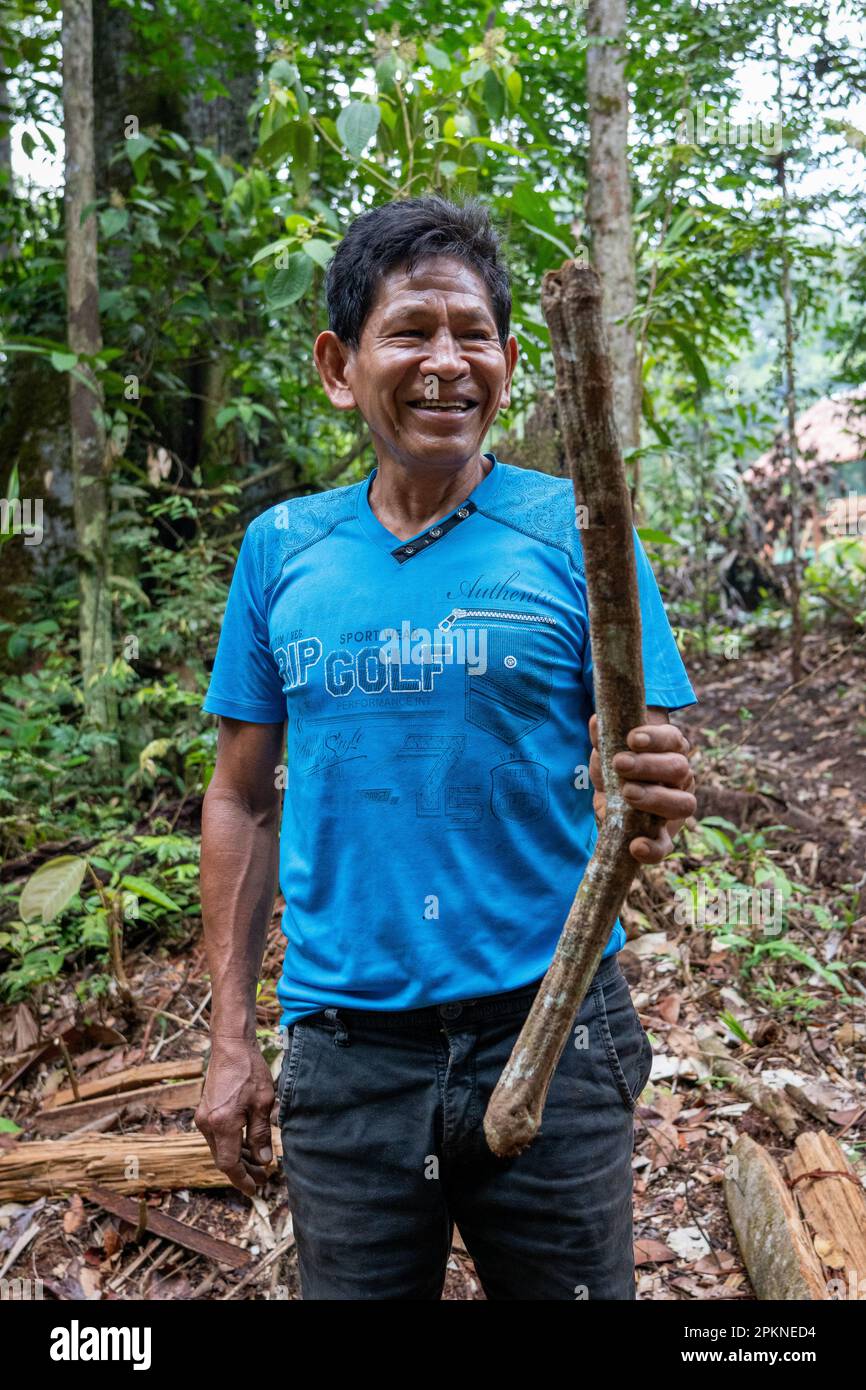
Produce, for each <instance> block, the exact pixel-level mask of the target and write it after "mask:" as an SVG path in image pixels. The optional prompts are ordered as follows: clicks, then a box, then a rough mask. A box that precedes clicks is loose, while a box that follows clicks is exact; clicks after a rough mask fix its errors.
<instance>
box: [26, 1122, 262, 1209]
mask: <svg viewBox="0 0 866 1390" xmlns="http://www.w3.org/2000/svg"><path fill="white" fill-rule="evenodd" d="M271 1147H272V1149H273V1152H274V1154H275V1155H276V1157H277V1158H279V1157H280V1155H281V1154H282V1151H283V1150H282V1143H281V1138H280V1131H279V1129H278V1128H277V1126H276V1125H272V1126H271ZM94 1184H96V1185H97V1186H103V1187H108V1188H111V1190H112V1191H113V1192H121V1193H126V1194H129V1195H132V1194H134V1193H136V1192H147V1191H150V1190H151V1189H154V1190H156V1191H166V1190H169V1189H176V1188H181V1187H230V1186H231V1184H230V1182H229V1180H228V1178H227V1177H226V1175H225V1173H221V1172H220V1170H219V1169H218V1168H217V1167H216V1165H215V1163H214V1161H213V1159H212V1157H211V1152H210V1149H209V1148H208V1145H207V1140H206V1139H205V1137H204V1135H203V1134H199V1133H198V1131H197V1130H196V1131H195V1132H194V1133H190V1134H122V1135H116V1134H106V1135H99V1136H93V1137H91V1136H90V1135H85V1136H82V1137H81V1138H69V1139H40V1140H35V1141H34V1142H33V1143H27V1142H24V1143H19V1144H16V1145H15V1146H14V1148H11V1149H9V1150H8V1151H7V1152H6V1153H3V1154H0V1202H31V1201H35V1200H36V1199H37V1198H39V1197H42V1196H50V1197H56V1196H59V1195H60V1194H62V1193H72V1192H81V1193H86V1192H87V1191H88V1190H89V1189H90V1188H92V1187H93V1186H94Z"/></svg>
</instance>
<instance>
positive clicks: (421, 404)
mask: <svg viewBox="0 0 866 1390" xmlns="http://www.w3.org/2000/svg"><path fill="white" fill-rule="evenodd" d="M412 404H413V405H414V406H415V408H416V410H469V409H470V405H469V403H468V402H464V401H441V402H439V403H438V404H437V403H436V402H433V401H413V402H412Z"/></svg>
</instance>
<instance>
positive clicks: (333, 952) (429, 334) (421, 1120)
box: [196, 197, 695, 1299]
mask: <svg viewBox="0 0 866 1390" xmlns="http://www.w3.org/2000/svg"><path fill="white" fill-rule="evenodd" d="M327 298H328V312H329V323H330V327H329V329H328V331H327V332H324V333H321V334H320V335H319V337H318V338H317V339H316V342H315V346H314V349H313V351H314V356H315V361H316V365H317V367H318V370H319V373H320V376H321V379H322V382H323V384H324V388H325V390H326V392H327V394H328V397H329V399H330V401H331V403H332V404H333V405H334V407H335V408H336V409H338V410H343V411H352V410H357V411H359V412H360V414H361V415H362V416H363V418H364V420H365V421H366V423H367V425H368V427H369V430H370V434H371V436H372V439H373V444H374V447H375V451H376V459H377V464H376V467H375V468H373V469H372V471H371V472H370V474H369V475H368V477H367V478H365V479H364V481H363V482H362V483H356V484H353V485H351V486H349V487H341V488H336V489H334V490H332V491H329V492H325V493H320V494H315V495H313V496H309V497H303V498H298V499H295V500H293V501H290V502H287V503H281V504H280V505H279V506H276V507H274V508H271V510H270V511H268V512H265V513H264V514H263V515H262V516H259V517H258V518H256V520H255V521H254V522H253V523H252V524H251V525H250V527H249V528H248V530H247V532H246V535H245V536H244V540H243V544H242V546H241V550H240V555H239V557H238V564H237V568H236V571H235V575H234V579H233V581H232V585H231V590H230V593H229V600H228V606H227V609H226V615H225V619H224V623H223V630H222V634H221V637H220V643H219V648H218V651H217V656H216V661H215V664H214V669H213V675H212V679H211V683H210V688H209V690H208V694H207V697H206V700H205V709H206V710H209V711H211V712H212V713H214V714H217V715H219V716H220V730H219V742H218V756H217V763H216V769H215V772H214V776H213V779H212V781H211V783H210V785H209V787H208V791H207V795H206V797H205V804H204V813H203V822H202V874H201V881H202V911H203V917H204V925H205V939H206V945H207V951H208V959H209V962H210V968H211V979H212V985H213V1005H212V1014H211V1041H212V1051H211V1060H210V1065H209V1068H208V1073H207V1080H206V1083H205V1088H204V1092H203V1095H202V1100H201V1104H200V1106H199V1109H198V1111H197V1112H196V1123H197V1125H198V1127H199V1128H200V1129H201V1130H202V1132H203V1133H204V1134H205V1135H206V1137H207V1139H208V1142H209V1144H210V1146H211V1149H212V1152H213V1155H214V1158H215V1161H216V1163H217V1164H218V1166H219V1167H220V1168H221V1169H222V1170H223V1171H224V1172H225V1173H226V1174H227V1175H228V1177H229V1178H230V1180H231V1181H232V1182H233V1183H234V1184H235V1185H236V1186H237V1187H239V1188H240V1189H241V1191H243V1192H247V1193H249V1194H250V1195H252V1194H253V1193H254V1192H255V1189H256V1185H257V1184H259V1183H261V1182H263V1181H264V1180H265V1177H266V1176H267V1171H266V1170H267V1165H268V1164H269V1163H270V1161H271V1158H272V1153H271V1148H270V1128H269V1114H270V1111H271V1106H272V1103H273V1099H274V1089H273V1085H272V1081H271V1076H270V1072H269V1070H268V1067H267V1065H266V1064H265V1061H264V1059H263V1057H262V1055H261V1053H260V1051H259V1048H258V1045H257V1041H256V1031H255V1024H256V1013H255V999H256V987H257V982H258V979H259V974H260V971H261V963H262V954H263V949H264V943H265V936H266V931H267V926H268V922H269V919H270V914H271V910H272V906H273V899H274V890H275V881H276V875H277V862H278V839H277V832H278V827H279V817H280V808H279V791H278V790H277V788H278V787H279V786H281V785H282V784H283V779H282V777H281V771H282V764H283V752H282V749H283V738H284V732H285V725H286V723H287V725H288V736H287V737H288V746H287V754H286V759H285V762H286V765H287V770H288V771H287V780H286V790H285V797H284V803H283V809H282V828H281V835H280V839H279V882H280V886H281V889H282V893H283V896H284V897H285V901H286V907H285V912H284V914H283V932H284V934H285V937H286V951H285V957H284V962H283V969H282V975H281V977H280V980H279V984H278V987H277V994H278V998H279V1002H280V1006H281V1010H282V1013H281V1024H282V1027H283V1030H284V1038H285V1041H286V1052H285V1056H284V1059H283V1064H282V1068H281V1073H280V1078H279V1108H278V1115H277V1123H278V1124H279V1127H280V1131H281V1136H282V1145H283V1167H284V1170H285V1175H286V1180H287V1183H288V1191H289V1199H290V1204H291V1209H292V1214H293V1218H294V1230H295V1236H296V1239H297V1247H298V1257H299V1269H300V1277H301V1287H302V1293H303V1297H304V1298H305V1299H308V1298H309V1299H438V1298H440V1297H441V1293H442V1288H443V1281H444V1277H445V1268H446V1264H447V1260H448V1256H449V1253H450V1250H451V1243H452V1237H453V1230H454V1224H455V1222H456V1223H457V1225H458V1227H459V1230H460V1232H461V1234H462V1237H463V1240H464V1242H465V1244H466V1246H467V1248H468V1249H469V1251H470V1253H471V1254H472V1256H473V1259H474V1261H475V1265H476V1268H477V1270H478V1274H479V1277H480V1279H481V1282H482V1284H483V1287H484V1291H485V1293H486V1295H487V1297H488V1298H499V1299H516V1298H529V1299H574V1298H589V1299H631V1298H634V1265H633V1256H632V1185H631V1157H632V1140H633V1111H634V1106H635V1102H636V1099H637V1097H638V1095H639V1094H640V1092H641V1090H642V1089H643V1087H644V1085H645V1083H646V1080H647V1077H648V1074H649V1068H650V1062H651V1048H650V1045H649V1040H648V1038H647V1035H646V1033H645V1032H644V1029H643V1027H642V1026H641V1024H640V1021H639V1019H638V1017H637V1014H636V1012H635V1009H634V1006H633V1004H632V1002H631V995H630V992H629V989H628V985H627V983H626V981H625V978H624V976H623V974H622V971H621V969H620V967H619V964H618V961H617V952H618V950H619V949H620V948H621V947H622V945H623V942H624V940H625V935H624V932H623V930H622V927H621V926H620V925H619V923H617V924H616V926H615V928H614V930H613V932H612V934H611V938H610V941H609V943H608V946H607V949H606V951H605V955H604V958H603V959H602V962H601V964H600V966H599V968H598V970H597V972H596V976H595V978H594V981H593V984H592V987H591V989H590V991H589V993H588V994H587V997H586V1000H585V1002H584V1004H583V1006H582V1008H581V1009H580V1010H579V1012H578V1013H577V1014H576V1015H575V1019H574V1046H568V1047H567V1048H566V1049H565V1051H564V1053H563V1055H562V1057H561V1059H560V1062H559V1064H558V1066H557V1069H556V1072H555V1074H554V1078H553V1081H552V1083H551V1087H550V1090H549V1093H548V1097H547V1104H546V1108H545V1112H544V1121H543V1126H542V1129H541V1131H540V1133H539V1135H538V1137H537V1138H536V1140H535V1142H534V1143H533V1145H532V1146H531V1147H530V1148H529V1149H528V1150H527V1151H526V1152H525V1153H523V1154H521V1155H520V1156H519V1157H518V1158H516V1159H510V1160H502V1159H497V1158H495V1157H494V1156H493V1155H492V1154H491V1153H490V1151H489V1150H488V1149H487V1147H486V1144H485V1141H484V1137H483V1131H482V1119H483V1115H484V1110H485V1107H486V1105H487V1101H488V1099H489V1097H490V1094H491V1092H492V1090H493V1088H494V1086H495V1084H496V1082H497V1080H498V1078H499V1075H500V1073H501V1071H502V1068H503V1066H504V1065H505V1063H506V1062H507V1060H508V1057H509V1055H510V1053H511V1049H512V1046H513V1044H514V1041H515V1039H516V1037H517V1035H518V1033H519V1031H520V1028H521V1025H522V1023H523V1021H524V1019H525V1017H526V1014H527V1013H528V1011H529V1007H530V1004H531V1002H532V1000H533V998H534V995H535V993H536V990H537V988H538V984H539V981H540V979H541V977H542V976H543V975H544V972H545V971H546V969H547V966H548V965H549V963H550V960H551V957H552V955H553V952H554V949H555V947H556V943H557V939H558V937H559V932H560V929H561V927H562V924H563V921H564V919H565V915H566V913H567V910H568V907H569V905H570V903H571V901H572V898H573V896H574V893H575V890H576V888H577V886H578V883H579V882H580V879H581V876H582V874H583V872H584V869H585V868H586V865H587V863H588V861H589V857H590V855H591V853H592V848H593V845H594V843H595V838H596V834H597V827H596V817H597V816H598V817H601V816H602V815H603V814H604V788H603V786H602V785H601V777H600V769H599V765H598V758H597V756H596V754H595V753H594V751H593V749H594V745H595V721H594V715H593V709H594V705H593V682H592V657H591V652H590V646H589V627H588V617H587V602H586V581H585V576H584V572H583V565H582V553H581V546H580V536H579V532H578V530H577V529H576V526H575V508H574V495H573V491H572V486H571V483H570V481H568V480H567V479H560V478H551V477H549V476H547V475H546V474H543V473H539V472H535V471H532V470H527V469H520V468H516V467H513V466H511V465H509V464H508V463H507V462H503V461H502V460H500V459H497V458H496V456H495V454H493V453H492V452H486V453H482V445H483V443H484V441H485V436H486V435H487V433H488V430H489V428H490V426H491V424H492V423H493V421H494V420H495V418H496V416H497V413H498V412H499V411H500V410H501V409H503V407H505V406H507V405H508V403H509V397H510V390H511V381H512V376H513V373H514V369H515V365H516V362H517V342H516V340H515V338H514V337H513V336H512V335H511V334H510V332H509V321H510V310H511V297H510V291H509V279H508V273H507V270H506V268H505V266H504V265H503V263H502V259H501V254H500V248H499V245H498V240H497V237H496V235H495V233H494V231H493V229H492V227H491V225H490V222H489V218H488V215H487V213H486V211H485V210H484V208H483V207H482V206H480V205H479V204H477V203H469V204H467V205H465V206H456V205H454V204H451V203H448V202H445V201H444V200H442V199H441V198H438V197H427V198H417V199H409V200H405V201H398V202H394V203H390V204H387V205H385V206H383V207H379V208H376V209H374V210H373V211H371V212H368V213H365V214H363V215H362V216H361V217H359V218H358V219H357V220H356V221H355V222H354V223H353V224H352V226H351V227H350V228H349V231H348V233H347V235H346V237H345V239H344V240H343V242H342V243H341V244H340V246H339V248H338V250H337V252H336V255H335V256H334V258H333V260H332V262H331V264H330V267H329V270H328V276H327ZM634 544H635V556H636V560H637V567H638V582H639V590H640V601H641V614H642V621H643V653H644V671H645V681H646V698H647V705H648V707H649V710H650V713H649V723H648V724H647V726H646V727H645V728H644V729H639V730H634V731H633V732H632V734H631V736H630V739H629V743H630V747H631V748H632V750H633V751H632V753H631V754H621V755H619V762H618V763H617V767H618V770H619V771H621V773H622V774H623V775H625V776H627V777H628V781H627V782H626V783H625V794H626V796H627V797H628V799H629V800H630V801H631V802H632V803H633V804H634V805H639V806H641V807H643V808H645V809H647V810H651V811H654V812H656V813H657V814H658V815H660V816H661V817H663V818H664V822H665V823H664V824H663V825H662V827H661V830H660V832H659V836H658V838H657V839H656V840H647V839H639V840H634V841H633V842H632V845H631V852H632V853H633V854H634V856H635V858H636V859H638V860H640V861H641V862H644V863H655V862H658V861H659V860H660V859H662V858H663V857H664V855H665V854H667V853H668V852H669V851H670V848H671V837H672V835H673V834H675V833H676V831H677V829H678V828H679V827H680V825H681V824H682V821H683V820H684V819H685V818H686V817H687V816H689V815H691V814H693V812H694V809H695V799H694V796H693V794H692V792H693V787H694V779H693V777H692V775H691V771H690V768H689V762H688V746H687V744H686V741H685V739H684V738H683V736H682V735H681V733H680V732H679V730H678V729H676V728H675V727H674V726H673V725H671V724H670V723H669V722H668V712H669V711H670V710H672V709H675V708H678V707H680V706H683V705H687V704H691V703H693V702H694V699H695V697H694V693H693V691H692V688H691V686H690V684H689V681H688V679H687V677H686V673H685V671H684V669H683V665H682V662H681V660H680V657H679V654H678V652H677V648H676V644H675V642H674V639H673V636H672V633H671V630H670V627H669V625H668V622H667V619H666V617H665V613H664V608H663V606H662V602H661V599H660V597H659V593H658V589H657V586H656V583H655V580H654V578H653V575H652V571H651V569H650V567H649V564H648V562H647V559H646V557H645V555H644V553H643V550H642V547H641V545H640V542H639V540H638V539H637V536H636V535H635V538H634Z"/></svg>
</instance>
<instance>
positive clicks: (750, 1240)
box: [725, 1134, 829, 1303]
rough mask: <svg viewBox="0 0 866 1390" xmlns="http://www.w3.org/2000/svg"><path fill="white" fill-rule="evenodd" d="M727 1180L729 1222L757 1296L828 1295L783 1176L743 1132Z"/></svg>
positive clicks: (802, 1297) (786, 1298)
mask: <svg viewBox="0 0 866 1390" xmlns="http://www.w3.org/2000/svg"><path fill="white" fill-rule="evenodd" d="M731 1155H732V1156H733V1158H734V1160H735V1165H734V1171H733V1173H732V1174H731V1176H730V1177H726V1178H725V1199H726V1201H727V1204H728V1212H729V1214H730V1217H731V1225H732V1226H733V1228H734V1232H735V1234H736V1237H737V1243H738V1244H739V1247H740V1251H741V1252H742V1256H743V1261H744V1263H745V1266H746V1269H747V1270H748V1271H749V1278H750V1279H751V1281H752V1287H753V1289H754V1290H755V1294H756V1295H757V1297H758V1298H759V1299H762V1300H765V1299H770V1300H777V1299H778V1300H783V1301H785V1302H788V1301H808V1302H810V1303H812V1302H818V1301H823V1300H826V1299H827V1298H828V1297H829V1295H828V1292H827V1287H826V1280H825V1278H824V1273H823V1270H822V1268H821V1264H820V1261H819V1260H818V1257H817V1255H816V1254H815V1251H814V1249H813V1246H812V1241H811V1238H810V1236H809V1232H808V1231H807V1230H806V1227H805V1225H804V1224H803V1221H802V1219H801V1217H800V1213H799V1211H798V1210H797V1204H796V1202H795V1201H794V1198H793V1195H792V1194H791V1192H790V1190H789V1188H788V1186H787V1184H786V1183H785V1179H784V1178H783V1176H782V1174H781V1173H780V1172H779V1169H778V1168H777V1167H776V1165H775V1163H774V1162H773V1160H772V1158H771V1157H770V1155H769V1154H768V1153H767V1150H766V1149H764V1148H762V1147H761V1145H760V1144H756V1143H755V1141H754V1139H752V1138H751V1137H750V1136H749V1135H748V1134H741V1135H740V1137H739V1139H738V1140H737V1142H736V1143H735V1144H734V1146H733V1148H732V1150H731Z"/></svg>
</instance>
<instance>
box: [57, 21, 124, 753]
mask: <svg viewBox="0 0 866 1390" xmlns="http://www.w3.org/2000/svg"><path fill="white" fill-rule="evenodd" d="M62 43H63V129H64V138H65V141H66V170H65V174H66V187H65V200H64V216H65V228H66V285H67V291H66V292H67V334H68V340H69V347H70V350H71V351H72V352H74V353H76V354H79V355H81V354H84V355H87V356H93V355H94V354H95V353H98V352H99V351H100V350H101V348H102V332H101V328H100V322H99V279H98V270H97V258H96V254H97V253H96V211H95V208H94V206H93V205H94V202H95V198H96V187H95V180H94V144H93V15H92V11H91V0H64V5H63V35H62ZM85 214H86V215H85ZM82 219H83V220H82ZM77 371H78V373H80V376H81V377H83V378H84V379H85V380H81V379H80V378H76V376H74V375H73V374H72V373H70V375H69V412H70V426H71V441H72V482H73V503H74V512H75V534H76V546H77V551H78V586H79V623H78V628H79V638H80V644H81V675H82V694H83V698H84V716H85V722H86V723H87V724H89V725H90V726H91V727H92V728H93V729H94V730H95V731H97V732H99V733H102V734H105V735H108V736H109V738H108V739H107V740H106V741H105V742H101V743H100V745H99V748H100V749H101V751H98V752H97V754H96V755H95V756H96V759H97V762H98V763H99V764H100V765H101V766H102V767H103V768H104V769H105V770H106V771H109V770H110V769H111V768H112V767H113V765H114V756H113V751H112V750H113V748H114V744H113V742H112V741H111V737H110V736H111V735H112V734H113V733H114V730H115V727H116V722H117V705H116V698H115V694H114V691H113V689H112V686H111V677H110V667H111V662H112V656H113V653H112V635H111V594H110V590H109V587H108V575H109V545H110V530H109V511H108V469H109V464H110V460H109V456H108V451H107V448H106V438H105V425H104V417H103V401H102V391H101V387H100V383H99V380H98V378H97V376H96V374H95V372H94V371H93V370H92V368H91V367H89V366H87V365H86V364H84V363H82V364H80V365H79V367H78V368H77Z"/></svg>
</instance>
